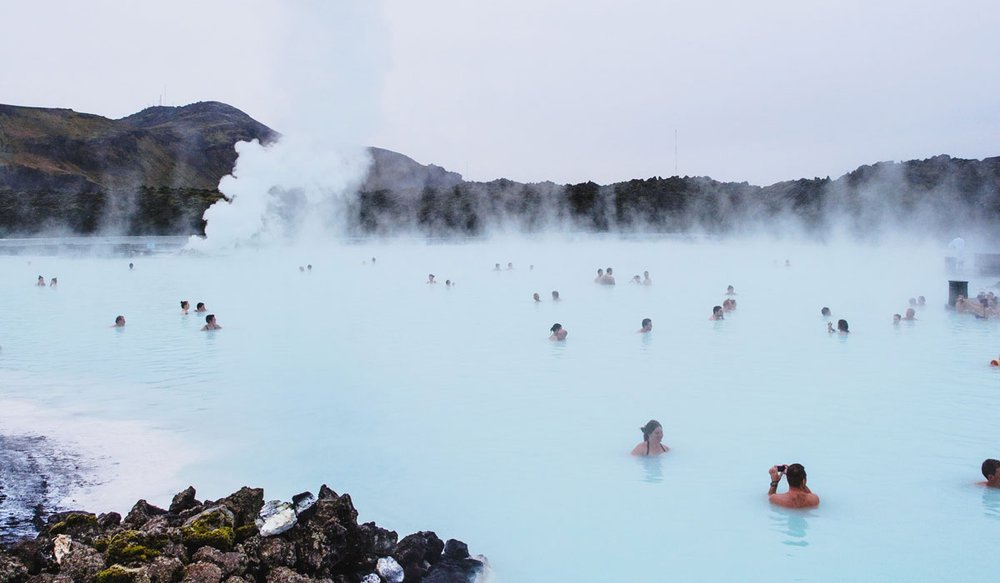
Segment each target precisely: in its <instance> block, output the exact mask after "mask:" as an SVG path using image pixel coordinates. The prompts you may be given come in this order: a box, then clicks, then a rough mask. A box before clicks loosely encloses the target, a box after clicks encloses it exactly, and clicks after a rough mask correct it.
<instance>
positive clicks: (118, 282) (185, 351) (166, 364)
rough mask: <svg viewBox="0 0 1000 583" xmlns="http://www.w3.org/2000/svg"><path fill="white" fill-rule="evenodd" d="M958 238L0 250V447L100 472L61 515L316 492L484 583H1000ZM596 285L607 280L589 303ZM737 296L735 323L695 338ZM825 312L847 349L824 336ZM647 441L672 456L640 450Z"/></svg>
mask: <svg viewBox="0 0 1000 583" xmlns="http://www.w3.org/2000/svg"><path fill="white" fill-rule="evenodd" d="M946 243H947V242H943V243H942V244H941V245H936V246H931V245H928V246H919V245H881V246H856V245H852V244H847V243H843V244H836V245H828V246H821V245H814V244H806V243H795V242H787V241H786V242H780V241H779V242H774V241H766V242H761V241H712V240H705V239H682V238H632V239H622V238H601V237H593V236H578V237H573V236H561V237H550V238H544V239H491V240H488V241H471V242H464V243H449V242H440V241H426V240H422V239H399V240H393V241H383V242H361V243H345V244H336V245H333V244H331V245H325V246H312V247H297V248H271V249H263V250H247V249H244V250H241V251H234V252H229V253H226V254H218V255H210V254H195V253H189V252H185V253H176V254H169V253H161V254H156V255H140V256H135V257H131V258H129V257H101V256H80V255H75V256H65V255H32V254H31V253H30V252H26V253H24V254H21V255H6V256H0V274H2V277H0V293H2V297H3V298H4V304H5V309H4V310H2V311H0V403H2V406H0V433H2V434H4V435H8V436H12V437H18V436H22V437H23V436H25V435H41V436H45V438H46V440H47V441H48V442H49V443H56V444H60V443H61V444H66V445H65V448H66V451H73V452H76V453H75V454H74V455H78V456H80V458H81V459H82V460H84V461H85V462H86V463H83V462H81V464H82V469H81V472H82V474H83V475H82V476H81V478H80V479H79V480H78V482H77V488H76V489H75V490H74V491H73V492H71V493H69V494H68V495H67V502H66V504H67V505H72V506H77V507H83V508H85V509H87V510H91V511H108V510H115V511H118V512H125V511H127V510H128V509H129V507H130V506H131V505H132V504H133V503H134V502H135V501H136V500H137V499H139V498H145V499H147V500H149V501H150V502H151V503H154V504H158V505H161V506H165V505H167V504H169V501H170V497H171V496H172V495H173V494H174V493H176V492H178V491H180V490H182V489H184V488H185V487H187V486H188V485H194V486H195V487H196V488H197V490H198V496H199V498H218V497H222V496H225V495H227V494H229V493H231V492H233V491H235V490H237V489H238V488H240V487H241V486H244V485H250V486H257V487H263V488H264V489H265V495H266V497H267V498H268V499H283V500H288V499H290V498H291V496H292V495H293V494H296V493H298V492H301V491H303V490H312V491H313V492H315V491H316V490H317V489H318V487H319V486H320V484H323V483H325V484H328V485H329V486H330V487H331V488H333V489H334V490H336V491H337V492H349V493H350V494H351V496H352V498H353V500H354V502H355V504H356V506H357V508H358V509H359V512H360V514H361V516H360V519H361V520H363V521H368V520H374V521H375V522H377V523H378V524H379V525H381V526H383V527H386V528H390V529H393V530H396V531H397V532H399V533H400V535H404V534H408V533H410V532H415V531H417V530H433V531H435V532H437V533H438V535H439V536H441V537H442V538H449V537H453V538H459V539H461V540H463V541H465V542H467V543H468V545H469V548H470V550H471V551H472V552H473V553H483V554H485V555H487V556H488V557H489V559H490V562H491V563H492V566H493V569H494V572H495V573H494V574H495V577H496V580H497V581H501V582H529V581H546V580H552V581H559V580H563V581H594V582H607V581H629V580H648V579H655V580H664V581H666V580H704V581H710V580H723V579H726V580H734V579H735V580H749V581H753V580H761V581H771V580H774V578H775V577H777V578H778V579H780V580H784V581H792V580H800V581H847V580H866V581H877V580H882V581H884V580H914V581H917V580H921V581H937V580H947V579H955V578H959V577H961V578H966V579H970V578H975V577H983V576H988V575H992V573H993V572H994V565H993V560H992V557H993V554H994V551H995V547H996V542H997V540H1000V539H998V537H997V536H994V535H993V534H991V533H996V532H998V529H1000V492H997V491H994V490H988V489H986V488H984V487H982V486H979V485H978V482H980V481H981V480H982V477H981V475H980V472H979V466H980V464H981V462H982V461H983V459H985V458H987V457H1000V429H998V425H997V423H996V411H997V410H998V405H1000V370H997V369H996V368H991V367H990V366H989V361H990V360H991V359H994V358H997V357H998V354H1000V323H998V322H997V321H995V320H993V319H987V320H981V319H976V318H974V317H973V316H971V315H964V314H956V313H954V312H952V311H949V310H947V309H945V304H946V303H947V301H948V280H949V279H955V278H958V279H962V280H965V281H968V282H969V291H970V293H971V294H972V295H975V294H976V293H977V292H978V291H980V290H986V289H989V287H988V286H990V285H993V284H995V283H997V281H996V280H997V279H998V278H997V277H993V278H989V277H986V276H979V275H976V274H974V273H971V272H967V273H965V274H959V275H958V276H955V275H951V274H949V273H947V272H946V271H945V261H944V255H945V254H946V249H945V248H944V247H945V245H946ZM129 262H133V263H134V269H132V270H130V269H129V268H128V263H129ZM496 263H499V264H500V265H501V269H500V271H495V270H494V264H496ZM508 263H512V264H513V268H512V269H509V270H508V269H507V264H508ZM309 265H311V266H312V269H311V270H310V269H308V268H307V266H309ZM609 266H610V267H612V268H613V271H614V275H615V277H616V280H617V285H614V286H604V285H597V284H595V283H594V282H593V279H594V277H595V276H596V271H597V269H598V268H607V267H609ZM300 267H301V269H300ZM644 271H649V272H650V277H651V279H652V282H653V283H652V285H639V284H632V283H630V281H629V280H630V279H631V278H632V276H634V275H640V276H642V274H643V272H644ZM431 273H433V274H434V275H435V279H436V281H437V282H438V283H435V284H428V283H426V282H427V280H428V274H431ZM40 274H41V275H43V276H44V277H45V278H46V279H49V278H51V277H52V276H57V277H58V279H59V286H58V287H57V288H56V289H52V288H48V287H46V288H41V287H37V286H35V285H34V284H35V280H36V278H37V276H38V275H40ZM446 280H451V281H452V282H454V285H451V286H448V285H446V284H445V282H446ZM728 285H733V286H734V288H735V292H736V295H735V296H732V297H733V298H735V299H736V301H737V309H736V310H735V311H733V312H729V313H727V314H726V315H725V320H723V321H711V320H710V319H709V315H710V314H711V311H712V307H713V306H714V305H721V304H722V303H723V300H724V299H726V296H725V291H726V287H727V286H728ZM554 290H555V291H558V292H559V295H560V298H561V299H560V301H558V302H555V301H553V300H552V291H554ZM994 291H997V290H995V289H994ZM536 292H537V293H538V294H539V296H540V299H541V301H540V302H536V301H534V300H533V298H532V294H534V293H536ZM920 295H923V296H925V297H926V305H925V306H923V307H920V308H917V312H916V318H917V319H916V321H909V322H905V321H904V322H902V323H900V324H898V325H894V324H893V323H892V315H893V314H894V313H900V314H902V313H904V312H905V310H906V308H907V307H908V299H909V298H911V297H912V298H916V297H917V296H920ZM181 300H188V301H189V302H190V303H191V306H192V312H191V313H190V314H188V315H186V316H185V315H181V313H180V311H181V310H180V301H181ZM197 302H205V303H206V304H207V308H208V311H207V313H211V314H215V315H216V317H217V322H218V323H219V324H220V325H221V326H222V329H221V330H217V331H211V332H203V331H201V327H202V326H203V325H204V324H205V321H204V315H205V314H200V315H199V314H195V313H194V311H193V308H194V306H195V304H196V303H197ZM824 306H828V307H830V308H831V310H832V316H831V317H830V318H824V317H823V316H821V315H820V309H821V308H822V307H824ZM119 314H121V315H124V316H125V317H126V322H127V323H126V325H125V327H123V328H111V327H110V326H111V325H112V324H113V322H114V320H115V316H117V315H119ZM644 318H650V319H651V320H652V322H653V330H652V332H650V333H648V334H640V333H637V330H639V328H640V324H641V321H642V320H643V319H644ZM839 319H846V320H847V321H848V322H849V325H850V330H851V332H850V334H848V335H841V334H830V333H828V332H827V322H828V321H832V322H834V323H836V321H837V320H839ZM554 323H560V324H562V326H563V327H564V328H565V329H566V330H567V331H568V335H567V338H566V340H565V341H563V342H553V341H550V340H549V339H548V337H549V334H550V332H549V330H550V328H551V327H552V325H553V324H554ZM650 419H657V420H658V421H660V422H661V423H662V424H663V428H664V433H665V437H664V443H666V444H667V445H669V446H670V451H669V452H668V453H667V454H665V455H662V456H659V457H656V458H636V457H632V456H630V455H629V451H631V449H632V448H633V447H634V446H635V445H636V444H637V443H638V442H639V441H641V439H642V435H641V433H640V431H639V427H640V426H641V425H643V424H645V423H646V422H647V421H648V420H650ZM793 462H799V463H802V464H804V466H805V467H806V471H807V472H808V476H809V478H808V480H809V485H810V487H811V488H812V489H813V491H814V492H816V493H817V494H818V495H819V496H820V498H821V500H822V503H821V505H820V506H819V508H817V509H814V510H809V511H787V510H780V509H776V508H774V507H771V506H770V505H769V504H768V501H767V497H766V492H767V486H768V482H769V480H770V478H769V476H768V474H767V470H768V468H769V467H770V466H771V465H773V464H782V463H793ZM784 488H785V485H784V483H783V484H782V486H781V490H784Z"/></svg>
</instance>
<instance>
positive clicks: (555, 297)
mask: <svg viewBox="0 0 1000 583" xmlns="http://www.w3.org/2000/svg"><path fill="white" fill-rule="evenodd" d="M552 301H553V302H558V301H559V292H557V291H556V290H552Z"/></svg>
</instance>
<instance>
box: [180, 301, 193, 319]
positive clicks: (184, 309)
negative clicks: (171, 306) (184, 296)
mask: <svg viewBox="0 0 1000 583" xmlns="http://www.w3.org/2000/svg"><path fill="white" fill-rule="evenodd" d="M190 308H191V304H189V303H188V301H187V300H181V315H184V316H187V315H188V310H189V309H190Z"/></svg>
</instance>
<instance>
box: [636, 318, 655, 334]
mask: <svg viewBox="0 0 1000 583" xmlns="http://www.w3.org/2000/svg"><path fill="white" fill-rule="evenodd" d="M652 331H653V321H652V320H650V319H649V318H643V319H642V328H639V330H638V333H639V334H646V333H648V332H652Z"/></svg>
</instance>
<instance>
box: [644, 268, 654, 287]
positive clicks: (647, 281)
mask: <svg viewBox="0 0 1000 583" xmlns="http://www.w3.org/2000/svg"><path fill="white" fill-rule="evenodd" d="M642 285H653V280H652V279H650V277H649V272H648V271H643V272H642Z"/></svg>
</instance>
